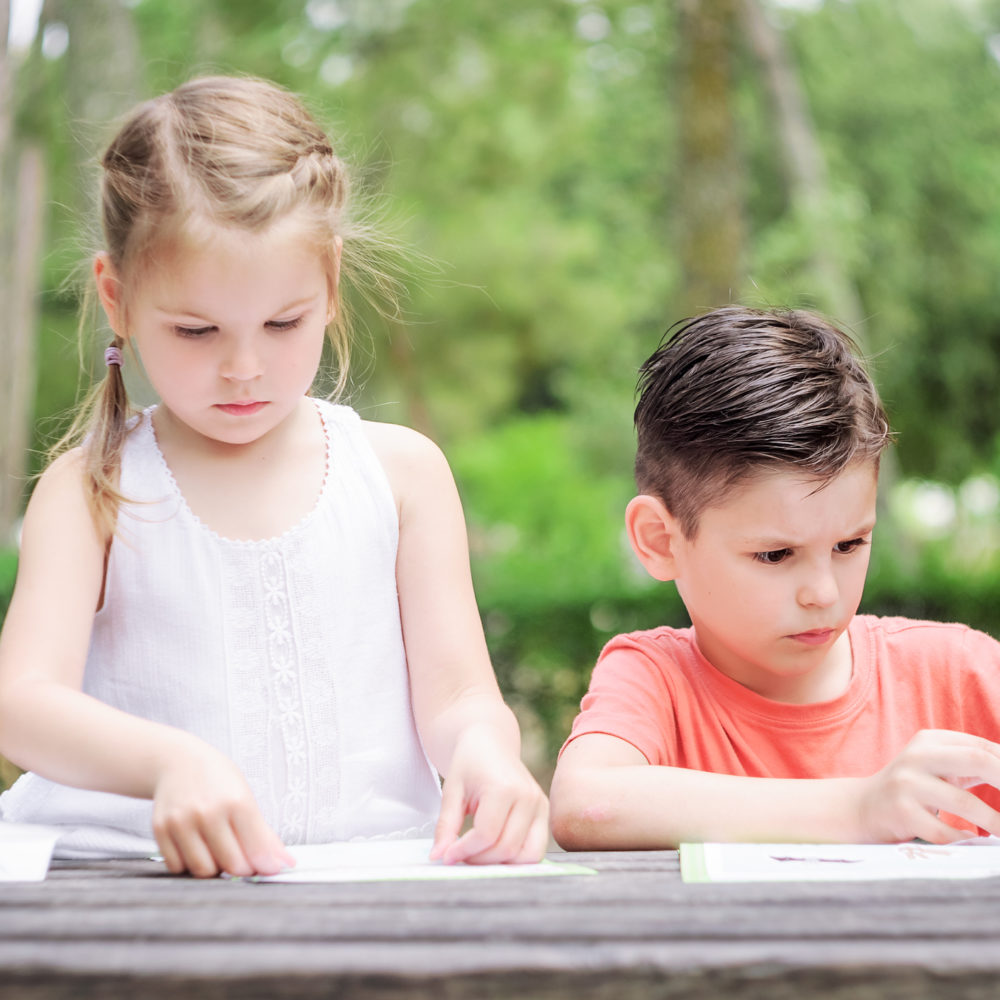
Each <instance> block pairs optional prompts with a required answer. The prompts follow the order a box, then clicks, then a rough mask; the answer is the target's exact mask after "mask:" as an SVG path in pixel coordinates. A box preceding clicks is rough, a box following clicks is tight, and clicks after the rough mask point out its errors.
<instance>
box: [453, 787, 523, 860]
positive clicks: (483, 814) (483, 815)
mask: <svg viewBox="0 0 1000 1000" xmlns="http://www.w3.org/2000/svg"><path fill="white" fill-rule="evenodd" d="M512 810H513V803H512V802H511V801H510V799H509V798H508V797H507V796H497V797H487V798H484V799H483V800H482V802H480V803H479V808H478V809H476V815H475V817H474V818H473V820H472V826H471V827H470V828H469V829H468V830H466V831H465V833H464V834H462V836H461V837H459V839H458V840H457V841H456V842H455V843H454V844H452V845H451V847H449V848H448V850H447V851H446V852H445V854H444V861H445V863H446V864H456V863H457V862H459V861H464V862H467V863H469V864H477V863H479V864H482V863H483V862H478V861H475V860H474V859H476V858H478V857H479V856H480V855H482V854H483V853H484V852H485V851H488V850H489V849H490V848H492V847H494V845H495V844H496V843H497V841H498V840H499V838H500V835H501V833H502V832H503V830H504V828H505V827H506V825H507V822H508V818H509V816H510V813H511V811H512Z"/></svg>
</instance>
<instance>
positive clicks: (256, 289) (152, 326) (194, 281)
mask: <svg viewBox="0 0 1000 1000" xmlns="http://www.w3.org/2000/svg"><path fill="white" fill-rule="evenodd" d="M95 272H96V275H97V284H98V291H99V294H100V297H101V301H102V303H103V304H104V307H105V310H106V311H107V313H108V317H109V319H110V321H111V326H112V328H113V329H114V330H115V331H116V332H117V333H118V334H119V335H120V336H123V337H125V338H127V339H130V340H131V341H132V343H133V345H134V346H135V347H136V348H137V350H138V353H139V356H140V357H141V359H142V363H143V367H144V368H145V370H146V374H147V376H148V377H149V380H150V382H151V383H152V385H153V388H154V389H155V390H156V392H157V394H158V395H159V397H160V400H161V401H162V404H163V407H164V408H165V410H166V411H167V416H168V418H170V419H171V420H173V419H176V420H177V421H180V422H181V423H182V424H184V425H186V427H188V428H189V429H191V430H193V431H195V432H196V433H197V434H198V435H201V436H202V437H204V438H208V439H210V440H212V441H216V442H219V443H222V444H228V445H241V444H247V443H249V442H252V441H256V440H258V439H260V438H262V437H264V436H266V435H267V434H269V433H270V432H271V431H273V430H275V428H277V427H279V426H281V425H282V424H283V423H284V422H285V421H286V420H287V419H288V418H289V417H290V416H291V415H292V414H293V413H294V411H295V409H296V407H297V406H298V404H299V403H300V402H301V400H302V397H303V396H304V395H305V394H306V393H307V392H308V390H309V388H310V386H311V385H312V382H313V379H314V378H315V375H316V371H317V369H318V367H319V363H320V356H321V354H322V350H323V340H324V336H325V330H326V326H327V324H328V323H329V321H330V319H331V318H332V310H333V303H332V302H331V299H330V291H329V281H328V274H327V272H326V270H325V268H324V265H323V258H322V257H321V255H320V254H319V253H317V252H316V251H315V249H314V248H313V247H312V246H311V245H310V244H309V242H308V241H306V240H304V239H303V238H302V229H301V227H300V226H296V225H295V224H294V222H293V221H292V220H284V221H282V222H279V223H277V224H276V225H275V226H273V227H272V228H271V229H269V230H267V231H266V232H263V233H248V232H244V231H239V230H229V229H223V228H218V229H216V230H214V231H213V232H212V233H211V234H210V236H209V238H208V239H207V240H203V241H201V242H200V244H199V245H198V246H197V247H192V246H191V245H190V244H188V245H187V246H186V247H185V248H184V249H177V250H174V251H172V252H170V253H169V254H167V255H165V256H163V257H159V258H157V259H156V260H155V262H153V263H152V265H151V266H149V267H148V268H147V269H146V270H145V274H144V276H143V278H142V280H141V281H139V282H138V287H136V288H134V289H129V294H128V298H127V313H126V311H125V310H124V309H123V308H122V304H123V303H122V295H121V286H120V285H119V284H118V282H117V280H116V278H115V276H114V274H113V273H112V272H111V268H110V265H109V264H108V262H107V260H106V259H102V258H99V259H98V261H97V264H96V266H95ZM126 315H127V328H126V327H125V325H124V324H125V321H126V319H125V318H126Z"/></svg>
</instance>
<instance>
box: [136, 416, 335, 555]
mask: <svg viewBox="0 0 1000 1000" xmlns="http://www.w3.org/2000/svg"><path fill="white" fill-rule="evenodd" d="M310 402H311V403H312V404H313V409H314V410H315V412H316V415H317V416H318V417H319V421H320V425H321V427H322V429H323V445H324V449H325V455H324V458H323V482H322V483H321V484H320V488H319V492H318V493H317V494H316V502H315V503H314V504H313V505H312V507H311V508H310V509H309V510H308V511H307V512H306V513H305V514H304V515H303V516H302V518H300V520H299V521H297V522H296V523H295V524H293V525H291V527H289V528H286V529H285V530H284V531H283V532H281V534H279V535H272V536H271V537H270V538H229V537H228V536H226V535H221V534H219V532H217V531H216V530H215V529H214V528H210V527H209V526H208V525H207V524H205V522H204V521H203V520H202V519H201V518H200V517H199V516H198V515H197V514H196V513H195V512H194V511H193V510H192V509H191V507H190V506H189V505H188V502H187V497H185V496H184V492H183V491H182V490H181V488H180V486H179V485H178V483H177V480H176V479H175V478H174V473H173V470H172V469H171V468H170V465H169V464H168V463H167V459H166V457H165V456H164V454H163V452H162V451H161V449H160V442H159V441H158V440H157V437H156V428H155V427H153V412H154V411H155V410H156V407H155V406H148V407H146V409H145V410H143V411H142V425H141V430H140V433H142V434H148V435H149V437H150V440H151V443H152V446H153V452H154V453H155V455H156V458H157V461H158V463H159V465H160V467H161V468H162V469H163V474H164V476H165V477H166V479H167V482H168V483H169V484H170V489H171V491H172V492H173V498H174V499H175V500H176V501H177V504H178V506H179V507H180V509H181V510H183V511H184V513H185V515H186V516H187V517H189V518H190V519H191V521H192V522H193V523H194V524H196V525H197V526H198V528H199V530H200V531H203V532H205V534H207V535H209V536H211V537H212V538H214V539H215V540H216V541H219V542H222V543H223V544H224V545H236V546H240V547H242V548H266V547H268V546H274V545H280V544H281V543H282V542H284V541H286V540H287V539H288V538H290V537H291V536H292V535H296V534H298V533H299V532H301V531H304V530H305V529H306V528H307V527H308V526H309V523H310V522H311V521H312V520H313V518H315V517H316V516H317V512H318V511H319V509H320V508H321V507H322V506H323V502H324V500H326V499H327V491H328V490H329V489H330V484H331V480H332V478H333V477H332V476H331V474H330V472H331V469H330V463H331V453H332V450H333V449H332V444H331V440H330V434H331V430H330V427H329V425H328V423H327V419H326V417H325V415H324V414H323V410H322V408H321V407H320V405H319V402H318V401H317V400H315V399H312V398H311V397H310Z"/></svg>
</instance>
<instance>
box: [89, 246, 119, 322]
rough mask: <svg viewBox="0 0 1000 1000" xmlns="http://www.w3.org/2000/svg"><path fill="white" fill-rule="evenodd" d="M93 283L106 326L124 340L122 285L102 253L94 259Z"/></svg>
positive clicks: (106, 257)
mask: <svg viewBox="0 0 1000 1000" xmlns="http://www.w3.org/2000/svg"><path fill="white" fill-rule="evenodd" d="M94 282H95V284H96V285H97V297H98V298H99V299H100V300H101V305H102V306H103V307H104V313H105V315H106V316H107V317H108V325H109V326H110V327H111V329H112V330H114V332H115V333H116V334H117V335H118V336H119V337H121V338H122V339H125V309H124V304H123V302H122V284H121V282H120V281H119V280H118V275H117V274H115V269H114V268H113V267H112V266H111V259H110V258H109V257H108V255H107V254H106V253H104V252H103V251H102V252H101V253H99V254H97V256H96V257H94Z"/></svg>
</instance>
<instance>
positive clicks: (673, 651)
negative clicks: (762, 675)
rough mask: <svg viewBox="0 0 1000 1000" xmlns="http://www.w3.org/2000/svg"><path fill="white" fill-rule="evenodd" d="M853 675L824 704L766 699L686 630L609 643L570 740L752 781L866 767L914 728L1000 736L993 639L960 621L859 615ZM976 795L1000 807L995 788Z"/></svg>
mask: <svg viewBox="0 0 1000 1000" xmlns="http://www.w3.org/2000/svg"><path fill="white" fill-rule="evenodd" d="M848 635H849V637H850V642H851V652H852V656H853V664H854V666H853V672H852V675H851V682H850V685H849V686H848V688H847V690H846V691H845V692H844V693H843V694H842V695H841V696H840V697H838V698H835V699H833V700H832V701H825V702H819V703H816V704H810V705H789V704H785V703H784V702H777V701H771V700H770V699H768V698H764V697H762V696H761V695H759V694H756V693H755V692H753V691H750V690H749V689H747V688H745V687H743V685H742V684H738V683H737V682H736V681H734V680H731V679H730V678H729V677H726V676H725V675H724V674H722V673H720V672H719V671H718V670H716V669H715V668H714V667H713V666H712V665H711V664H710V663H709V662H708V661H707V660H706V659H705V658H704V657H703V656H702V655H701V653H700V652H699V651H698V648H697V646H696V645H695V640H694V632H693V630H692V629H690V628H687V629H674V628H670V627H667V626H664V627H662V628H658V629H653V630H651V631H648V632H633V633H631V634H628V635H620V636H618V637H617V638H615V639H612V640H611V642H609V643H608V645H607V646H605V648H604V651H603V652H602V653H601V657H600V659H599V660H598V663H597V666H596V667H595V668H594V674H593V677H592V678H591V681H590V689H589V690H588V692H587V694H586V695H585V696H584V699H583V702H582V704H581V712H580V714H579V715H578V716H577V717H576V720H575V721H574V723H573V729H572V732H571V733H570V736H569V739H567V741H566V743H567V744H569V742H570V741H572V740H574V739H576V738H577V737H578V736H582V735H584V734H585V733H605V734H607V735H610V736H617V737H618V738H619V739H622V740H625V741H627V742H628V743H631V744H632V745H633V746H634V747H635V748H636V749H637V750H639V752H640V753H641V754H642V755H643V756H644V757H645V758H646V760H648V761H649V763H650V764H661V765H670V766H673V767H686V768H691V769H693V770H698V771H714V772H717V773H721V774H735V775H745V776H748V777H759V778H767V777H769V778H832V777H861V776H865V775H869V774H874V773H875V772H876V771H878V770H879V769H880V768H882V767H883V766H884V765H885V764H887V763H888V762H889V761H890V760H891V759H892V758H893V757H895V756H896V755H897V754H898V753H899V751H900V750H902V749H903V747H904V746H905V745H906V744H907V743H908V742H909V740H910V739H911V738H912V737H913V736H914V734H915V733H916V732H917V731H918V730H921V729H952V730H956V731H959V732H964V733H972V734H974V735H977V736H983V737H986V738H987V739H989V740H993V741H996V742H1000V643H998V642H997V641H996V640H994V639H992V638H990V636H988V635H985V634H983V633H982V632H977V631H975V630H974V629H970V628H968V627H967V626H965V625H945V624H941V623H937V622H920V621H910V620H908V619H904V618H876V617H873V616H868V615H858V616H856V617H855V618H854V620H853V621H852V622H851V625H850V627H849V629H848ZM977 794H979V795H980V796H981V797H982V798H984V799H986V800H987V801H988V802H989V803H990V805H992V806H993V808H1000V793H998V791H997V789H994V788H991V787H987V786H979V787H978V788H977Z"/></svg>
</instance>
